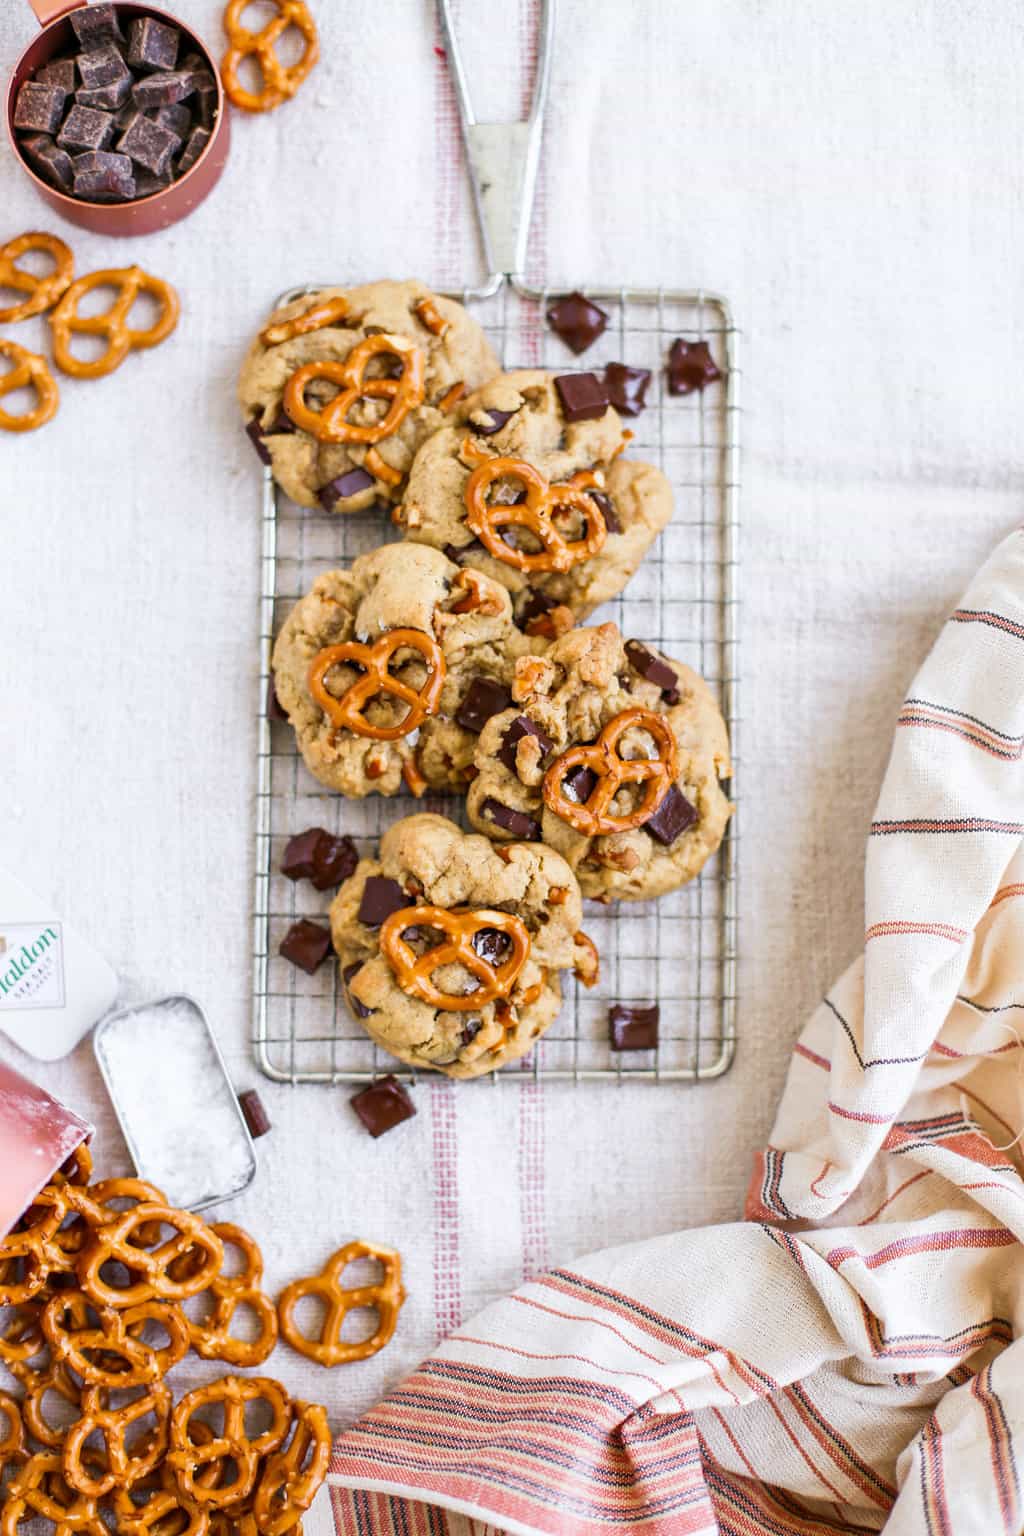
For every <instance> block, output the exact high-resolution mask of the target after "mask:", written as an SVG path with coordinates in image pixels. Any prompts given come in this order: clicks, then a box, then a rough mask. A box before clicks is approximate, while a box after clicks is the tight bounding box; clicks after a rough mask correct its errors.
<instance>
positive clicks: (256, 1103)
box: [238, 1088, 270, 1141]
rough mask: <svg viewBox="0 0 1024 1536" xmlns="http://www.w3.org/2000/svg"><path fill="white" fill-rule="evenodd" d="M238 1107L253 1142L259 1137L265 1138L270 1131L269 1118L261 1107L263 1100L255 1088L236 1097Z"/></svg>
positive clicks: (248, 1089)
mask: <svg viewBox="0 0 1024 1536" xmlns="http://www.w3.org/2000/svg"><path fill="white" fill-rule="evenodd" d="M238 1107H239V1109H240V1110H241V1111H242V1117H243V1119H244V1120H245V1123H246V1125H247V1126H248V1127H249V1135H250V1136H251V1137H252V1139H253V1141H257V1140H258V1139H259V1137H260V1136H265V1135H266V1134H267V1132H268V1131H269V1130H270V1116H269V1115H268V1114H267V1111H266V1110H265V1109H264V1107H263V1100H262V1099H261V1098H260V1096H259V1094H258V1093H257V1092H256V1089H255V1088H247V1089H246V1090H245V1092H244V1093H240V1094H239V1095H238Z"/></svg>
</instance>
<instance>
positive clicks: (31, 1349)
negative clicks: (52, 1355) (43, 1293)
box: [0, 1307, 44, 1370]
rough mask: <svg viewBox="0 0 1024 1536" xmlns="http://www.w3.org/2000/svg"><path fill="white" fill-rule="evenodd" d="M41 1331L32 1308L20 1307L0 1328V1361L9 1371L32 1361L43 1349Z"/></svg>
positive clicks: (36, 1315)
mask: <svg viewBox="0 0 1024 1536" xmlns="http://www.w3.org/2000/svg"><path fill="white" fill-rule="evenodd" d="M43 1342H44V1341H43V1331H42V1329H41V1328H40V1326H39V1318H38V1314H37V1313H36V1311H35V1310H34V1309H33V1308H29V1307H20V1308H18V1310H17V1311H15V1312H14V1314H13V1316H11V1317H10V1318H8V1319H7V1320H6V1321H5V1322H4V1324H3V1325H2V1327H0V1361H2V1362H3V1364H4V1365H6V1366H7V1368H8V1370H10V1369H11V1368H12V1367H13V1366H15V1365H23V1364H24V1363H25V1362H27V1361H29V1360H32V1359H34V1358H35V1356H36V1355H38V1354H39V1353H40V1351H41V1350H42V1348H43Z"/></svg>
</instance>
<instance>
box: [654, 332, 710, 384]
mask: <svg viewBox="0 0 1024 1536" xmlns="http://www.w3.org/2000/svg"><path fill="white" fill-rule="evenodd" d="M667 372H668V392H669V394H670V395H692V394H693V392H694V391H695V390H701V389H703V388H704V386H705V385H706V384H713V383H714V382H715V380H716V379H720V378H721V377H722V373H721V370H720V368H719V367H718V364H717V363H716V362H715V360H714V358H713V357H712V356H711V348H710V347H709V346H708V344H707V342H706V341H684V340H683V338H682V337H681V336H678V337H677V338H676V340H675V341H674V342H673V343H672V345H671V347H670V348H669V353H668V369H667Z"/></svg>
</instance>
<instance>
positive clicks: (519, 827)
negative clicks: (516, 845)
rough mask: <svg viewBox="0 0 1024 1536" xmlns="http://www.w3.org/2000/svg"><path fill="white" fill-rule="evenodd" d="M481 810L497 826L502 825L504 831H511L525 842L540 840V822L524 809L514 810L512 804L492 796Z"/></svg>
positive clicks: (537, 841) (513, 835)
mask: <svg viewBox="0 0 1024 1536" xmlns="http://www.w3.org/2000/svg"><path fill="white" fill-rule="evenodd" d="M480 811H481V814H482V815H484V816H487V817H489V818H490V820H491V821H493V822H494V824H495V826H496V827H501V829H502V831H504V832H508V833H510V834H511V835H512V837H518V838H519V839H520V840H521V841H522V842H524V843H539V842H540V831H541V828H540V822H539V821H534V819H533V817H532V816H527V815H526V813H525V812H524V811H514V810H513V809H512V807H511V806H510V805H502V803H501V801H500V800H495V799H493V798H492V797H491V796H488V798H487V799H486V800H485V801H484V803H483V805H482V806H481V807H480Z"/></svg>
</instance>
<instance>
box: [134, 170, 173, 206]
mask: <svg viewBox="0 0 1024 1536" xmlns="http://www.w3.org/2000/svg"><path fill="white" fill-rule="evenodd" d="M173 183H174V171H173V170H172V168H171V167H170V166H167V168H166V169H165V170H163V171H161V172H160V175H159V176H154V175H153V173H152V171H136V172H135V196H136V197H137V198H139V197H152V196H153V194H154V192H165V191H166V190H167V188H168V187H169V186H172V185H173Z"/></svg>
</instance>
